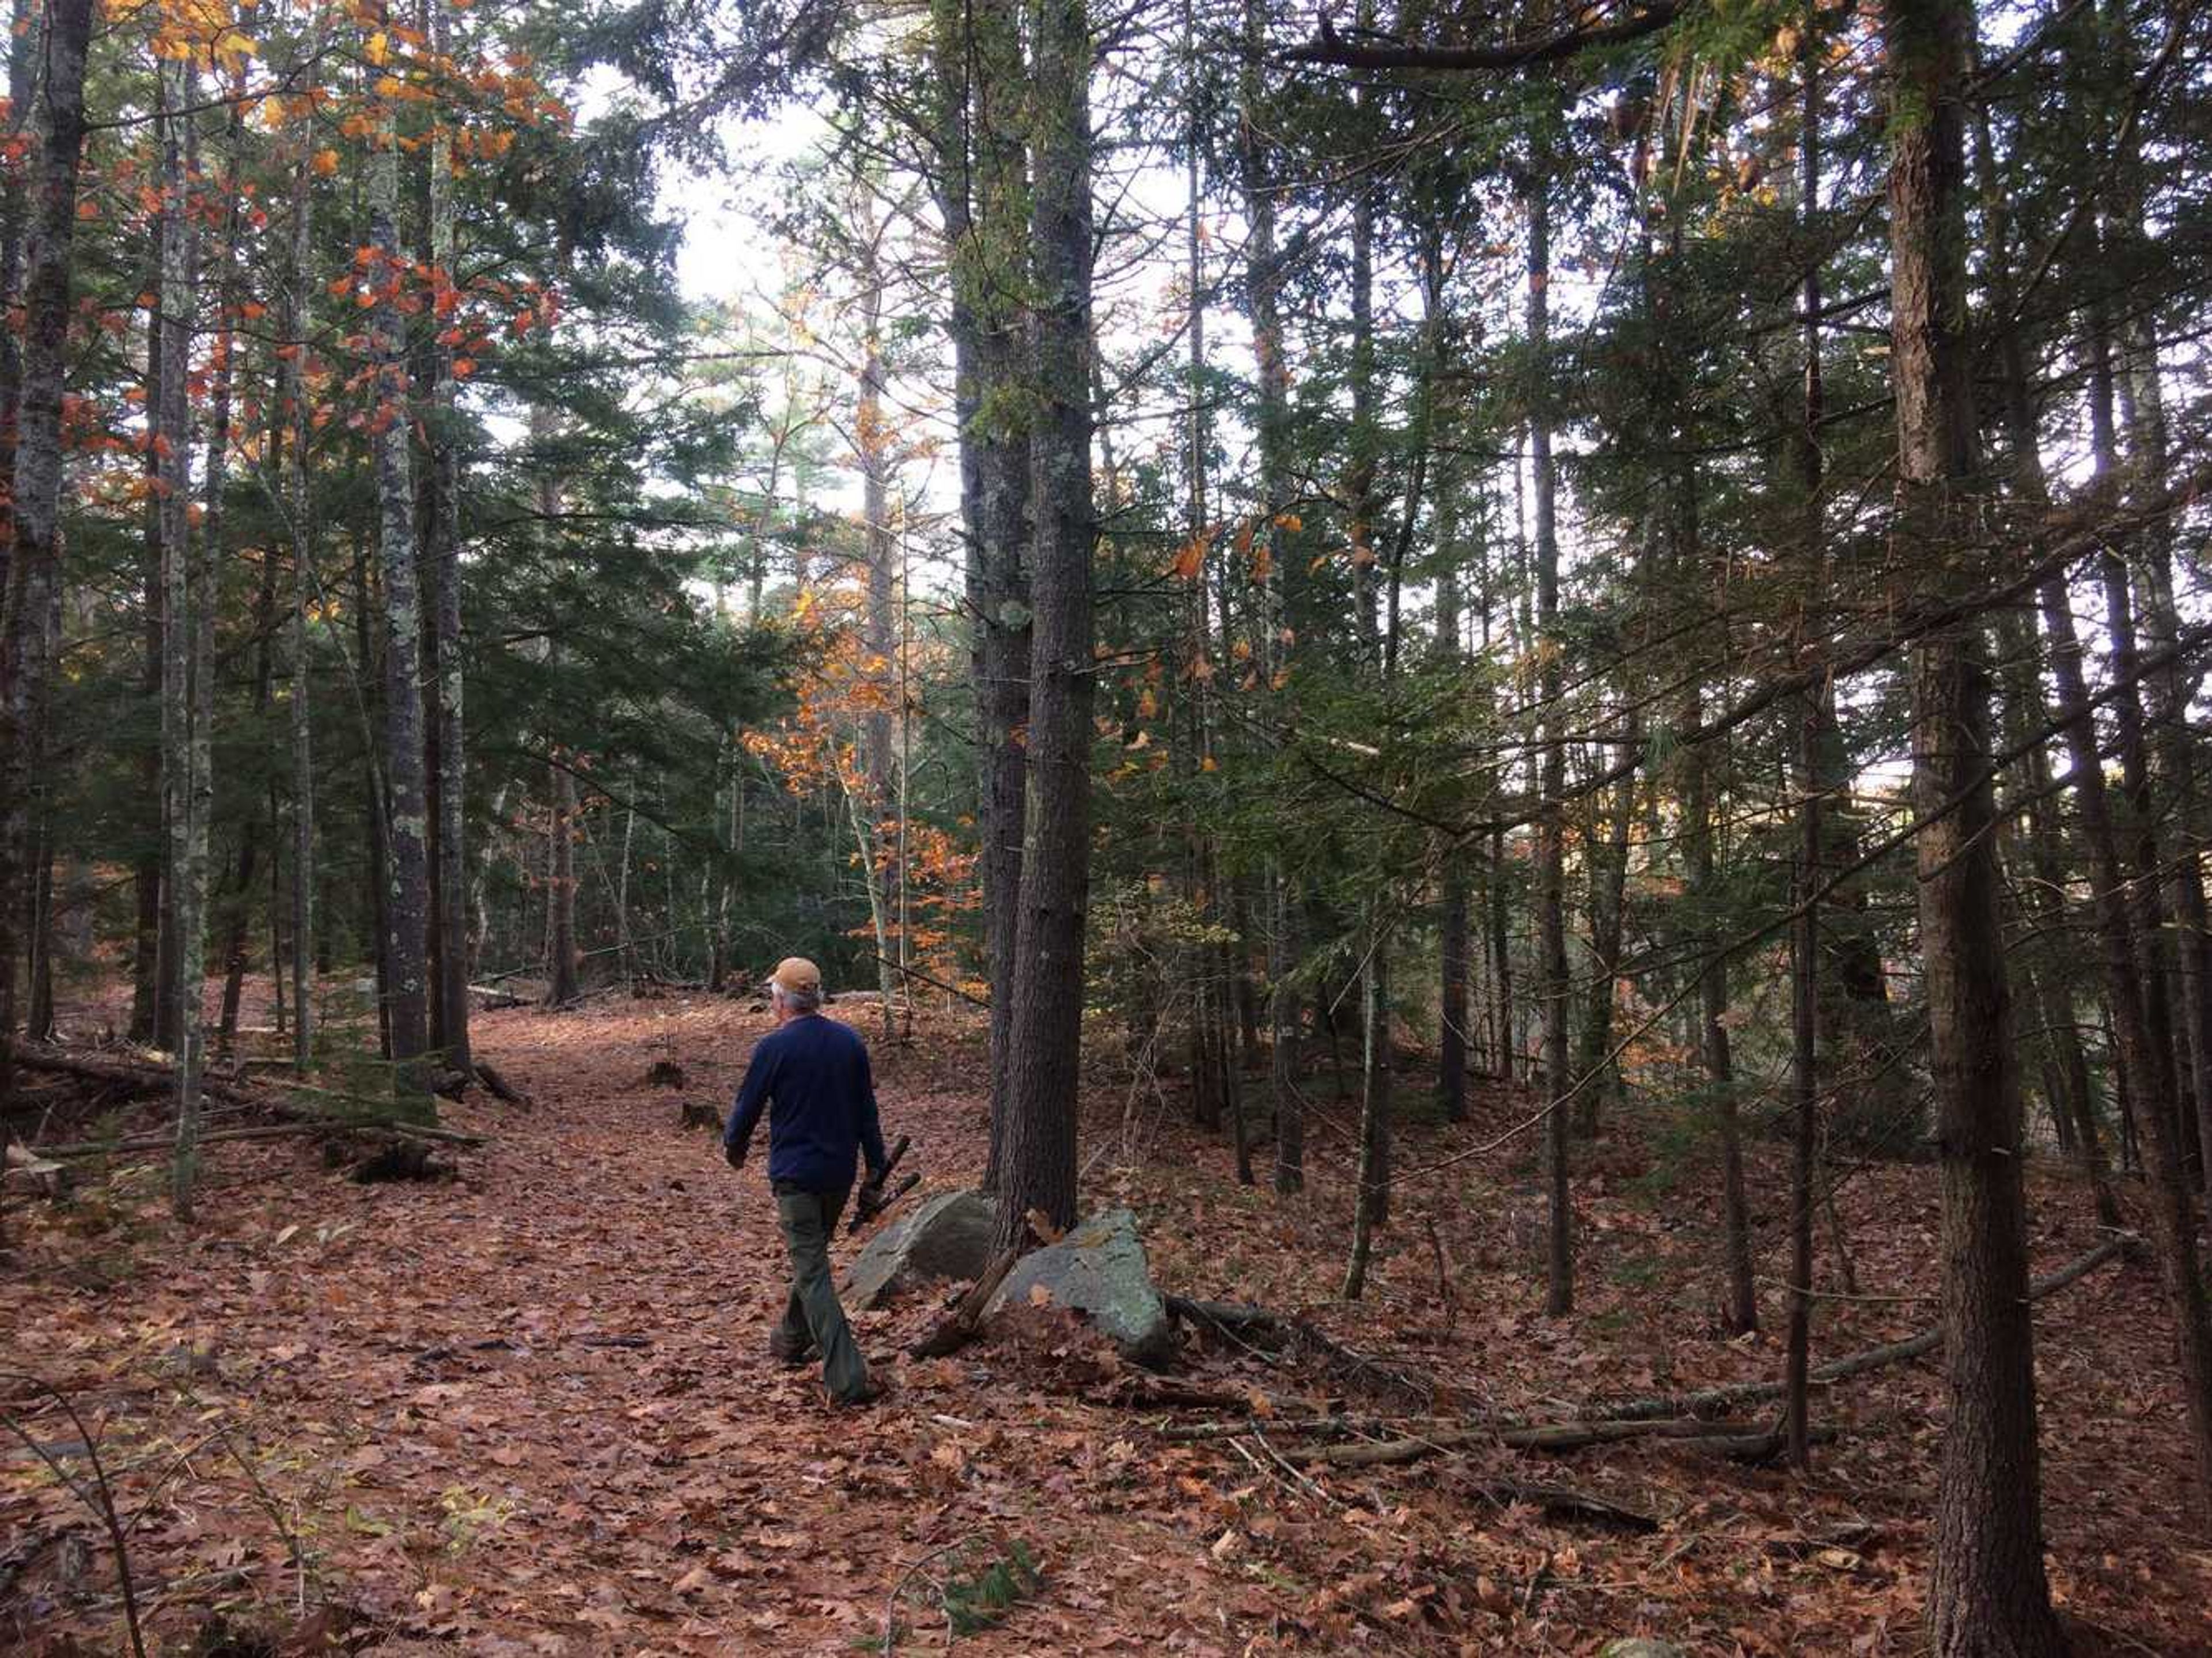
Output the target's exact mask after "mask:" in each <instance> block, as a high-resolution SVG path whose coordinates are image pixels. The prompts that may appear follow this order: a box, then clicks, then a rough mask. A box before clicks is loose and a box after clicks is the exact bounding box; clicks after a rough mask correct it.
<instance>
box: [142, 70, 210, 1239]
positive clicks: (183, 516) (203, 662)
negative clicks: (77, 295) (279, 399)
mask: <svg viewBox="0 0 2212 1658" xmlns="http://www.w3.org/2000/svg"><path fill="white" fill-rule="evenodd" d="M160 73H161V116H160V127H159V131H160V135H161V136H160V141H159V142H160V145H161V213H160V220H161V285H160V295H161V407H160V408H159V409H158V410H156V411H155V418H154V447H155V453H156V454H157V455H158V456H159V457H160V464H161V475H160V501H161V591H162V612H163V616H164V619H165V626H164V628H163V630H162V643H163V651H162V675H161V779H162V788H161V793H162V805H163V819H164V822H165V823H166V825H167V841H168V859H167V867H166V869H165V870H164V872H163V878H162V886H163V888H164V890H166V891H167V892H169V893H171V894H173V902H172V905H171V908H170V915H171V927H172V931H173V938H174V945H173V949H172V950H171V952H170V957H169V971H170V981H169V984H168V987H167V994H168V997H169V999H170V1001H171V1002H172V1004H173V1005H174V1007H175V1008H176V1010H177V1014H176V1017H177V1029H176V1044H175V1046H176V1053H177V1056H178V1059H177V1068H176V1157H175V1161H174V1163H173V1168H172V1170H171V1182H170V1199H171V1201H172V1203H173V1206H175V1209H176V1212H177V1215H178V1218H179V1219H182V1220H189V1219H191V1214H192V1197H193V1187H194V1184H195V1182H196V1181H197V1176H198V1144H197V1143H198V1137H199V1122H200V1073H201V1065H202V1059H203V1048H204V1040H205V1032H204V1008H203V997H202V994H201V991H202V981H203V973H204V954H205V944H206V937H207V916H206V897H207V821H206V817H205V813H206V809H207V805H208V799H207V793H206V790H205V787H204V783H205V780H206V777H207V770H206V768H207V755H208V750H207V747H206V744H207V738H208V732H207V729H206V723H207V719H208V717H209V714H210V711H211V710H210V708H209V699H208V693H209V692H210V690H211V684H210V676H211V675H212V673H213V671H214V664H213V653H212V651H211V650H210V649H209V648H208V647H209V646H210V644H211V643H212V640H213V633H214V617H213V616H212V615H211V614H210V610H211V608H212V600H213V591H212V589H213V584H212V580H211V579H204V576H211V565H210V550H209V548H208V544H207V540H206V537H204V536H202V537H199V538H198V547H197V565H196V563H195V560H194V556H193V554H194V548H193V544H192V543H193V537H192V536H191V522H190V518H189V512H188V509H189V506H190V498H191V397H190V392H189V387H188V385H187V380H186V375H187V374H188V372H189V369H190V366H191V360H190V357H189V355H188V353H189V349H190V345H191V333H192V328H193V325H194V321H195V319H194V315H193V313H194V310H195V308H196V301H197V292H198V288H197V282H198V271H197V263H198V256H199V248H198V240H199V239H198V231H197V228H196V226H195V224H194V222H193V217H192V214H191V203H190V202H189V200H188V191H189V190H190V188H191V175H192V171H193V164H194V161H196V159H197V158H196V156H195V155H194V154H193V149H194V146H193V143H192V125H191V119H190V118H189V117H187V116H185V115H182V114H180V113H179V112H180V111H184V110H187V109H189V108H191V106H192V105H194V104H195V103H196V102H197V101H198V100H197V83H196V81H195V78H194V76H193V73H192V70H191V66H190V65H189V64H171V63H165V64H162V65H161V71H160ZM213 441H214V443H215V444H216V446H218V447H219V446H221V445H222V441H223V439H222V434H221V433H220V432H217V433H216V434H215V435H214V440H213ZM209 461H210V467H211V468H212V469H214V470H215V471H218V472H219V471H220V465H219V463H218V462H217V461H216V450H215V449H211V450H210V455H209Z"/></svg>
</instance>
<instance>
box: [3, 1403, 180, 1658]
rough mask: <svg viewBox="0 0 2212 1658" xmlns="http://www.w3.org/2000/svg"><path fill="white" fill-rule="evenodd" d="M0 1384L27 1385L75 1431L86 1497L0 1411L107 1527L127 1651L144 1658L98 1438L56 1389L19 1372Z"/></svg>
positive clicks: (124, 1545) (124, 1546) (126, 1548)
mask: <svg viewBox="0 0 2212 1658" xmlns="http://www.w3.org/2000/svg"><path fill="white" fill-rule="evenodd" d="M0 1381H4V1382H14V1383H18V1384H21V1385H27V1386H28V1387H31V1388H35V1389H37V1390H38V1391H39V1392H40V1393H41V1394H45V1395H46V1397H47V1398H49V1399H51V1400H53V1401H54V1403H55V1404H57V1405H58V1406H61V1407H62V1411H63V1412H64V1414H65V1415H66V1416H67V1417H68V1418H69V1419H70V1425H71V1426H73V1427H74V1428H76V1432H77V1440H78V1442H79V1443H81V1444H82V1446H83V1447H84V1459H85V1461H86V1462H87V1463H88V1464H89V1465H90V1467H91V1468H92V1482H93V1483H92V1490H91V1491H90V1492H89V1493H88V1492H87V1491H86V1490H85V1488H84V1487H83V1486H82V1485H79V1484H77V1482H76V1480H75V1479H71V1478H70V1475H69V1473H68V1471H67V1470H66V1469H64V1467H62V1465H61V1464H60V1463H59V1462H58V1461H55V1459H54V1457H53V1456H52V1455H51V1454H50V1453H49V1452H48V1451H47V1449H46V1447H45V1446H44V1445H42V1444H40V1442H38V1441H37V1440H35V1439H33V1437H31V1433H30V1430H29V1429H27V1428H26V1427H24V1426H23V1424H21V1423H20V1422H18V1421H17V1420H16V1419H15V1414H14V1412H9V1411H0V1424H5V1425H6V1426H7V1427H8V1429H9V1430H10V1431H11V1432H13V1433H14V1434H15V1436H16V1437H17V1438H18V1439H21V1441H22V1442H23V1443H24V1444H26V1445H27V1446H29V1447H30V1448H31V1452H32V1454H33V1455H34V1456H36V1457H37V1458H38V1459H39V1461H41V1462H43V1463H45V1464H46V1467H48V1468H49V1469H50V1470H52V1473H53V1476H54V1478H55V1479H58V1480H60V1481H61V1482H62V1484H63V1485H65V1486H67V1487H68V1488H69V1490H70V1491H72V1492H74V1493H75V1494H76V1497H77V1498H78V1500H79V1501H81V1502H82V1503H84V1504H85V1506H86V1507H88V1508H89V1509H91V1510H92V1511H93V1512H94V1514H95V1515H99V1516H100V1521H101V1523H102V1524H103V1525H105V1526H106V1527H107V1538H108V1541H109V1543H110V1544H111V1545H112V1547H113V1548H114V1550H115V1579H116V1582H117V1583H118V1586H119V1587H120V1588H122V1590H123V1622H124V1624H125V1627H126V1628H128V1629H129V1631H130V1632H131V1652H132V1653H133V1654H134V1655H136V1658H146V1639H145V1637H144V1635H143V1634H142V1633H141V1632H140V1631H139V1628H138V1593H137V1589H136V1588H134V1587H133V1585H132V1583H131V1549H130V1545H129V1543H128V1542H127V1541H126V1540H125V1534H124V1529H123V1521H122V1519H121V1517H120V1516H119V1515H118V1514H117V1513H116V1512H115V1493H114V1491H113V1490H112V1489H111V1488H110V1486H109V1485H108V1483H107V1470H106V1469H105V1468H104V1467H101V1466H100V1441H99V1438H98V1436H96V1435H94V1432H93V1431H92V1430H91V1428H90V1427H88V1425H86V1423H85V1420H84V1418H82V1417H81V1416H79V1415H78V1414H77V1409H76V1406H75V1405H74V1404H72V1403H71V1402H70V1397H69V1395H68V1394H64V1392H62V1390H61V1389H60V1388H56V1387H54V1386H52V1384H51V1383H49V1382H43V1381H41V1380H40V1378H39V1377H37V1376H32V1375H30V1374H29V1373H28V1372H27V1371H22V1370H7V1371H0Z"/></svg>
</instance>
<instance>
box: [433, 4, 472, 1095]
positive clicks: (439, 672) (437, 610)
mask: <svg viewBox="0 0 2212 1658" xmlns="http://www.w3.org/2000/svg"><path fill="white" fill-rule="evenodd" d="M423 9H425V10H426V11H427V12H428V23H429V29H428V33H429V37H430V46H431V50H432V51H433V52H435V53H436V54H437V57H438V58H439V60H440V61H441V62H442V61H445V60H447V58H449V57H450V54H451V53H452V51H453V15H452V8H451V6H450V5H449V4H448V3H447V0H423ZM456 188H457V181H456V180H455V179H454V177H453V135H452V129H451V126H450V124H448V123H447V122H444V121H440V122H437V123H436V124H435V125H434V126H433V128H432V131H431V137H430V224H429V230H430V250H429V252H430V270H431V283H432V286H433V288H434V290H435V293H436V294H437V295H438V296H439V301H440V303H438V304H435V305H434V307H433V310H434V311H435V312H438V313H442V311H443V301H444V300H445V298H446V296H447V295H453V294H454V293H455V287H454V284H455V282H456V276H455V272H456V271H457V270H459V244H458V242H457V241H456V240H455V228H454V221H455V214H454V192H455V190H456ZM434 332H435V331H434ZM428 351H429V354H430V407H429V410H428V425H427V429H428V433H429V438H430V452H429V457H428V463H429V465H428V470H429V478H428V483H429V490H428V495H429V503H428V504H429V510H428V513H426V514H425V515H424V519H423V531H424V536H425V538H426V541H427V545H425V547H424V548H423V550H422V568H423V569H424V570H425V571H426V573H427V574H428V581H429V587H430V592H429V608H430V632H429V639H430V642H431V651H430V656H431V660H432V662H433V664H434V665H435V666H434V671H433V672H432V674H431V675H430V677H428V679H427V680H426V681H425V683H424V685H423V691H424V694H425V697H426V700H427V701H428V704H429V712H428V718H429V720H430V723H431V726H432V730H433V732H435V738H436V740H435V744H433V745H432V746H435V749H436V751H437V756H438V770H437V776H436V779H435V784H436V787H435V796H436V805H437V821H436V823H435V825H434V826H433V828H434V829H435V835H434V836H433V839H434V840H435V844H436V849H437V855H436V863H435V868H434V869H433V870H432V871H431V872H430V877H429V884H430V888H431V890H432V891H433V892H434V893H435V895H436V902H435V906H434V908H435V914H436V918H437V938H436V949H435V956H436V963H437V980H436V983H435V986H434V987H433V990H432V995H433V997H434V998H435V1004H436V1007H437V1011H438V1017H437V1019H436V1021H435V1023H436V1026H437V1041H438V1046H439V1048H440V1049H441V1051H442V1053H443V1054H444V1056H445V1064H446V1067H447V1069H448V1070H451V1071H459V1072H462V1073H463V1074H464V1075H466V1074H467V1073H468V1072H469V1071H470V1069H471V1063H472V1061H471V1050H470V1044H469V906H468V886H469V863H468V849H467V846H466V835H467V817H468V732H467V726H466V722H465V718H464V708H463V701H464V689H465V688H464V686H463V683H462V665H461V426H460V415H459V409H458V407H457V406H456V405H457V398H456V396H455V387H456V385H457V382H456V380H455V379H454V375H453V358H454V349H453V347H452V346H450V345H447V344H445V343H442V342H441V340H439V339H437V338H435V337H434V338H433V339H432V340H431V342H430V344H429V346H428Z"/></svg>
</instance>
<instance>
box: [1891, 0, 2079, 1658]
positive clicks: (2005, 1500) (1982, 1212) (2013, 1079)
mask: <svg viewBox="0 0 2212 1658" xmlns="http://www.w3.org/2000/svg"><path fill="white" fill-rule="evenodd" d="M1883 21H1884V38H1885V44H1886V46H1887V52H1888V66H1887V68H1888V80H1889V92H1890V119H1889V145H1890V175H1889V206H1890V244H1891V273H1892V274H1891V310H1892V316H1891V325H1890V334H1891V342H1890V343H1891V364H1892V373H1893V381H1894V390H1895V398H1896V410H1897V435H1898V461H1899V501H1898V507H1899V526H1898V527H1899V545H1898V546H1897V548H1896V550H1895V551H1894V553H1893V557H1894V558H1895V559H1896V560H1897V568H1899V571H1900V572H1907V571H1909V572H1911V574H1910V575H1901V576H1900V581H1901V582H1910V583H1911V588H1910V590H1909V591H1910V592H1911V593H1912V595H1913V596H1916V597H1917V596H1918V595H1920V594H1923V593H1924V592H1925V591H1926V588H1927V585H1928V583H1929V580H1930V573H1931V570H1932V571H1934V572H1936V580H1945V579H1947V578H1948V570H1947V561H1948V560H1949V559H1951V558H1953V557H1954V554H1953V551H1952V550H1953V548H1954V545H1955V544H1956V542H1957V541H1958V540H1959V539H1961V538H1963V537H1960V535H1959V532H1960V531H1961V530H1962V529H1963V528H1964V527H1965V525H1966V515H1965V511H1964V509H1965V508H1966V505H1967V503H1966V501H1965V500H1964V499H1962V497H1963V496H1964V495H1965V494H1966V490H1967V489H1969V488H1970V487H1971V484H1972V478H1973V476H1974V472H1975V456H1974V446H1975V442H1974V440H1975V428H1974V419H1973V411H1972V406H1971V404H1970V401H1969V391H1968V377H1967V369H1968V361H1967V358H1968V354H1967V351H1966V347H1965V343H1964V342H1963V341H1962V340H1961V338H1960V335H1959V333H1958V329H1959V325H1960V321H1961V319H1963V318H1964V316H1965V314H1966V260H1965V248H1964V242H1965V228H1966V227H1965V214H1964V201H1963V197H1962V191H1961V189H1960V185H1961V180H1962V175H1963V173H1964V155H1963V150H1962V133H1963V128H1962V114H1963V110H1964V102H1965V99H1966V70H1967V65H1968V63H1969V61H1970V53H1971V48H1972V39H1973V24H1974V15H1973V10H1972V7H1971V5H1969V4H1967V3H1966V0H1888V4H1887V15H1886V16H1885V18H1884V20H1883ZM1899 596H1900V598H1904V597H1905V592H1900V595H1899ZM1911 687H1912V793H1913V806H1914V810H1915V811H1916V812H1917V813H1918V814H1919V815H1920V816H1921V817H1922V818H1923V820H1924V821H1925V822H1926V823H1927V827H1925V828H1924V829H1922V831H1921V833H1920V835H1919V839H1918V842H1917V860H1918V867H1919V874H1920V884H1919V912H1920V943H1921V953H1922V956H1923V960H1924V962H1925V964H1926V977H1927V998H1928V1011H1929V1048H1930V1060H1929V1063H1930V1069H1931V1071H1932V1072H1933V1075H1934V1080H1935V1093H1936V1133H1937V1141H1938V1145H1939V1148H1940V1156H1941V1169H1942V1236H1943V1276H1942V1319H1943V1331H1944V1363H1945V1370H1946V1372H1947V1375H1948V1384H1949V1394H1950V1406H1951V1409H1950V1418H1949V1425H1948V1430H1946V1432H1945V1435H1944V1439H1943V1457H1942V1473H1941V1475H1940V1483H1939V1485H1938V1488H1937V1495H1936V1538H1935V1542H1936V1560H1935V1569H1934V1574H1933V1578H1932V1581H1931V1582H1930V1584H1929V1595H1928V1619H1929V1635H1930V1637H1931V1641H1932V1643H1933V1645H1934V1648H1935V1651H1936V1655H1937V1658H1980V1655H1990V1658H1999V1655H2003V1658H2044V1655H2051V1658H2056V1655H2058V1654H2060V1653H2062V1652H2063V1650H2064V1649H2065V1643H2064V1640H2063V1637H2062V1636H2061V1635H2060V1633H2059V1631H2058V1626H2057V1619H2056V1618H2055V1617H2054V1616H2053V1614H2052V1612H2051V1589H2050V1583H2049V1581H2048V1579H2047V1578H2046V1576H2045V1572H2044V1564H2043V1540H2042V1481H2041V1473H2040V1455H2039V1447H2038V1445H2037V1438H2036V1411H2035V1363H2034V1332H2033V1326H2032V1324H2031V1321H2030V1317H2029V1307H2028V1301H2027V1199H2026V1193H2025V1192H2024V1189H2023V1187H2022V1184H2021V1156H2020V1154H2021V1139H2020V1099H2019V1085H2018V1078H2017V1075H2016V1074H2015V1057H2014V1051H2013V1046H2012V1039H2011V1029H2010V1025H2011V1019H2010V1013H2011V1008H2010V998H2009V995H2008V988H2007V985H2006V975H2005V968H2004V945H2003V938H2002V928H2001V925H2000V920H1999V915H1998V908H1997V897H1998V895H1997V878H1996V877H1997V872H1996V847H1995V842H1994V841H1993V839H1992V834H1991V831H1992V828H1993V824H1992V821H1991V820H1992V815H1993V799H1992V795H1991V793H1990V783H1989V778H1988V774H1987V770H1986V768H1987V765H1988V761H1989V755H1990V743H1989V724H1988V720H1989V686H1988V676H1987V671H1986V668H1985V667H1984V662H1983V652H1982V643H1981V640H1980V637H1979V634H1978V629H1975V628H1973V627H1972V626H1971V625H1962V626H1955V627H1953V628H1950V629H1946V630H1943V631H1941V632H1938V633H1936V634H1933V635H1929V636H1928V637H1927V638H1925V639H1923V641H1920V642H1919V643H1917V645H1915V646H1914V647H1912V653H1911ZM1954 801H1957V802H1959V803H1960V805H1958V807H1957V809H1956V810H1952V809H1951V808H1952V804H1953V802H1954Z"/></svg>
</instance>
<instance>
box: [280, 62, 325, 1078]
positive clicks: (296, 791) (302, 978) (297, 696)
mask: <svg viewBox="0 0 2212 1658" xmlns="http://www.w3.org/2000/svg"><path fill="white" fill-rule="evenodd" d="M321 39H322V34H321V29H320V27H319V26H318V27H317V29H316V30H315V32H314V33H313V42H314V44H315V45H316V46H319V45H320V42H321ZM313 268H314V172H313V152H312V150H311V149H309V148H308V147H307V145H305V144H304V143H303V144H302V145H301V149H300V155H299V160H298V161H297V162H296V163H295V165H294V167H293V169H292V224H291V240H290V243H289V248H288V251H287V253H286V270H285V287H284V311H283V336H284V344H283V347H282V348H281V357H280V370H279V374H278V397H279V400H280V401H281V402H282V403H283V413H284V418H285V420H286V422H288V424H289V430H290V436H291V441H290V443H289V446H287V447H286V450H285V454H284V501H285V513H286V516H287V518H288V519H289V531H290V536H291V544H292V589H291V595H290V600H291V603H290V616H289V618H288V621H287V630H288V637H289V649H288V651H287V653H286V654H287V655H288V656H289V659H290V669H291V683H290V687H289V695H288V697H287V699H286V700H287V703H288V706H289V714H290V717H291V727H292V893H291V909H292V1063H293V1066H294V1068H295V1069H296V1070H298V1071H300V1072H303V1073H304V1072H306V1071H307V1067H308V1065H309V1064H310V1062H311V1061H312V1060H313V1055H314V1043H315V1031H316V1017H317V1011H316V1008H315V1005H314V994H313V991H314V985H313V975H314V970H315V963H316V956H317V950H318V945H317V941H316V933H315V878H314V870H315V746H314V731H315V726H314V708H313V666H314V663H313V654H312V652H311V650H310V648H309V639H310V635H309V632H308V620H307V619H308V616H309V615H310V613H311V610H312V607H313V604H314V599H315V589H316V585H317V584H316V580H315V565H314V555H315V542H314V533H315V532H314V524H313V516H312V514H313V510H314V502H313V497H312V496H311V495H310V494H309V492H308V483H307V455H308V448H307V445H308V440H309V437H310V435H311V434H312V433H313V429H314V428H313V422H312V418H311V416H310V415H309V412H308V409H307V334H308V323H309V320H310V307H311V300H310V295H311V294H312V292H313V279H312V276H311V274H310V273H311V272H312V271H313Z"/></svg>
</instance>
